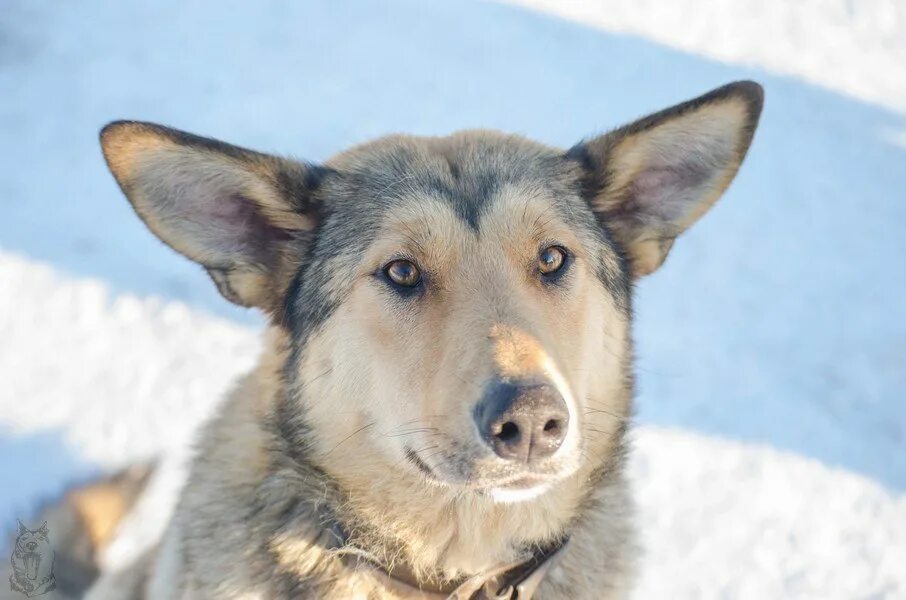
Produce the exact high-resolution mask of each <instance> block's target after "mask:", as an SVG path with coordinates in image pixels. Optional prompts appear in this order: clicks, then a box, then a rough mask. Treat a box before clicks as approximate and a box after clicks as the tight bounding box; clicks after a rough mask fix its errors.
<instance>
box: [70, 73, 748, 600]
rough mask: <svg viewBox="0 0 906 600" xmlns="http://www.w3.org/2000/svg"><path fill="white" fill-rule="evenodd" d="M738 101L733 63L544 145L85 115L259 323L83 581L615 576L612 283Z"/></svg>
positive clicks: (701, 189) (675, 226)
mask: <svg viewBox="0 0 906 600" xmlns="http://www.w3.org/2000/svg"><path fill="white" fill-rule="evenodd" d="M762 103H763V91H762V88H761V87H760V86H759V85H758V84H756V83H754V82H748V81H742V82H735V83H731V84H728V85H726V86H723V87H721V88H718V89H715V90H713V91H711V92H708V93H706V94H704V95H703V96H700V97H698V98H695V99H692V100H689V101H687V102H684V103H682V104H679V105H677V106H674V107H672V108H668V109H666V110H664V111H661V112H658V113H655V114H652V115H650V116H647V117H644V118H642V119H640V120H638V121H636V122H634V123H631V124H629V125H626V126H623V127H620V128H618V129H615V130H613V131H611V132H609V133H606V134H603V135H600V136H597V137H592V138H589V139H586V140H584V141H581V142H579V143H578V144H576V145H575V146H573V147H572V148H571V149H568V150H561V149H557V148H552V147H549V146H546V145H543V144H540V143H536V142H533V141H530V140H528V139H525V138H523V137H519V136H515V135H507V134H504V133H499V132H494V131H465V132H460V133H455V134H452V135H449V136H446V137H414V136H405V135H393V136H388V137H383V138H380V139H378V140H376V141H372V142H369V143H365V144H363V145H360V146H357V147H354V148H352V149H350V150H347V151H345V152H343V153H341V154H339V155H338V156H335V157H334V158H331V159H330V160H328V161H326V162H325V163H324V164H318V165H316V164H310V163H303V162H298V161H294V160H289V159H285V158H280V157H276V156H271V155H267V154H262V153H259V152H255V151H251V150H247V149H243V148H239V147H236V146H233V145H229V144H226V143H223V142H220V141H216V140H212V139H208V138H204V137H198V136H195V135H192V134H189V133H185V132H182V131H177V130H175V129H171V128H168V127H163V126H160V125H155V124H151V123H144V122H134V121H118V122H113V123H111V124H109V125H107V126H106V127H105V128H104V129H103V130H102V132H101V136H100V138H101V146H102V149H103V153H104V157H105V159H106V161H107V164H108V166H109V168H110V170H111V172H112V173H113V176H114V177H115V179H116V181H117V182H118V184H119V186H120V187H121V189H122V190H123V192H124V193H125V195H126V197H127V198H128V199H129V201H130V202H131V204H132V206H133V207H134V209H135V211H136V213H137V214H138V216H139V217H140V218H141V219H142V220H143V221H144V222H145V224H146V225H147V226H148V227H149V228H150V230H151V231H152V232H153V233H154V234H156V235H157V236H158V237H159V238H160V239H161V240H163V241H164V242H165V243H166V244H168V245H169V246H170V247H172V248H173V249H174V250H176V251H177V252H178V253H180V254H182V255H184V256H186V257H187V258H189V259H190V260H193V261H195V262H196V263H198V264H199V265H201V266H202V267H203V268H204V270H205V271H206V272H207V274H208V275H209V276H210V278H211V279H212V280H213V282H214V284H215V285H216V286H217V288H218V289H219V291H220V292H221V294H222V295H223V296H224V297H225V298H226V299H227V300H230V301H231V302H234V303H236V304H238V305H240V306H246V307H256V308H258V309H260V310H261V311H263V313H264V314H265V315H266V316H267V319H268V327H267V331H266V333H265V340H266V343H265V350H264V352H263V355H262V357H261V360H260V363H259V364H258V366H257V367H256V368H255V369H254V371H253V372H252V373H250V374H249V375H247V376H246V377H244V378H243V379H242V380H241V381H240V382H239V383H238V385H237V386H236V388H235V389H234V390H233V391H232V393H231V394H230V395H229V397H228V398H227V399H226V402H225V403H224V404H223V405H222V406H221V407H220V408H219V410H218V411H217V413H216V415H215V416H214V417H213V419H212V420H211V421H210V422H209V423H208V424H207V425H206V426H205V427H204V429H203V430H202V432H201V434H200V437H199V440H198V444H197V455H196V457H195V459H194V462H193V464H192V466H191V469H190V475H189V477H188V481H187V483H186V485H185V488H184V490H183V491H182V494H181V498H180V500H179V503H178V506H177V508H176V510H175V512H174V514H173V516H172V518H171V521H170V523H169V526H168V528H167V530H166V532H165V534H164V535H163V537H162V539H161V540H159V541H158V542H157V543H156V545H155V546H154V547H153V549H152V550H150V551H149V552H148V553H147V554H146V555H144V556H142V557H140V558H139V559H138V560H137V561H136V562H135V564H134V565H131V566H130V567H128V568H126V569H123V570H120V571H116V572H112V573H102V574H101V576H100V577H99V578H98V579H97V580H96V581H95V582H94V583H93V586H92V588H91V589H90V590H89V591H88V597H89V598H146V597H147V598H208V597H210V598H213V597H217V598H321V599H341V598H342V599H348V598H363V599H364V598H369V599H373V598H425V599H427V598H459V599H465V598H469V599H478V598H497V599H504V598H506V599H513V598H518V599H519V600H526V599H528V598H536V599H551V598H570V599H595V600H600V599H602V598H603V599H607V598H611V599H612V598H624V597H626V596H627V594H628V593H629V591H630V590H631V588H632V581H633V578H634V572H635V567H634V565H635V557H636V554H637V551H636V543H635V536H634V527H633V503H632V499H631V494H630V491H629V490H628V486H627V481H626V473H625V468H626V467H625V464H626V453H627V441H626V432H627V427H628V423H629V420H630V417H631V414H632V394H633V368H632V358H633V355H632V342H631V315H632V287H633V284H634V282H635V281H637V280H638V279H639V278H640V277H643V276H645V275H647V274H649V273H651V272H653V271H654V270H655V269H657V268H658V267H659V266H660V265H661V264H662V263H663V262H664V260H665V258H666V257H667V254H668V252H669V250H670V248H671V246H672V245H673V243H674V241H675V239H676V238H677V236H679V235H680V234H681V233H682V232H683V231H685V230H686V229H687V228H688V227H689V226H691V225H692V224H693V223H694V222H696V221H697V220H698V219H699V218H700V217H701V216H702V215H703V214H704V213H705V212H706V211H707V210H708V209H709V208H710V207H711V206H712V205H714V203H715V202H716V201H717V199H718V198H719V197H720V196H721V195H722V194H723V192H724V190H725V189H726V188H727V186H728V185H729V184H730V182H731V180H732V179H733V177H734V176H735V174H736V172H737V170H738V168H739V167H740V164H741V163H742V161H743V158H744V157H745V155H746V153H747V151H748V148H749V146H750V143H751V141H752V138H753V135H754V132H755V128H756V126H757V123H758V119H759V116H760V113H761V108H762ZM84 512H86V513H87V512H90V511H88V510H87V509H86V510H85V511H84ZM83 521H85V522H88V521H90V519H89V518H85V519H83ZM96 546H97V548H96V549H97V550H101V549H102V548H101V547H100V545H96Z"/></svg>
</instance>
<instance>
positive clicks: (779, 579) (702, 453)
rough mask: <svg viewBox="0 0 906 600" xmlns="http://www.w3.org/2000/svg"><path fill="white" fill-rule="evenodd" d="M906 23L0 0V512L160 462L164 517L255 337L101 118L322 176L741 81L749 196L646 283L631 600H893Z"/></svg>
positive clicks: (722, 13) (679, 9)
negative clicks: (175, 242)
mask: <svg viewBox="0 0 906 600" xmlns="http://www.w3.org/2000/svg"><path fill="white" fill-rule="evenodd" d="M522 1H523V2H524V3H525V4H527V5H532V6H533V7H535V8H542V9H545V10H553V9H551V6H552V4H553V3H551V2H547V1H546V0H522ZM903 11H904V8H903V5H902V4H901V3H897V2H894V1H892V0H891V1H884V0H867V1H866V2H860V3H844V2H842V0H839V1H830V0H812V1H810V2H806V3H786V2H782V1H781V0H770V1H764V2H755V1H754V0H750V1H745V2H734V3H733V4H732V5H731V4H730V3H729V2H724V1H718V0H711V1H709V2H704V3H701V2H693V1H692V0H677V1H675V2H672V3H655V2H651V1H640V2H633V3H629V2H627V3H611V2H602V3H595V4H591V3H589V4H584V5H580V4H578V3H574V2H560V3H558V4H557V8H556V12H557V14H559V15H560V16H566V17H569V18H570V19H573V20H579V21H581V22H580V23H576V22H572V21H569V20H561V19H560V18H558V17H555V16H551V15H549V14H546V13H544V12H535V11H532V10H526V9H525V8H520V7H515V6H508V5H499V4H493V3H481V2H471V1H468V2H457V3H436V2H418V1H416V0H392V1H390V2H387V3H372V2H367V1H366V0H344V1H342V2H336V1H334V2H330V1H326V0H324V1H319V2H309V3H292V4H290V3H282V2H278V1H276V0H273V1H262V2H258V3H254V4H252V3H242V2H221V3H218V4H217V8H216V11H214V9H212V5H211V4H210V3H202V2H192V1H189V2H186V1H183V2H173V1H169V2H160V1H151V0H143V1H137V2H131V3H106V2H101V1H100V0H92V1H86V2H83V3H79V4H78V6H76V4H74V3H63V4H61V3H52V2H49V1H47V0H31V1H26V0H7V1H6V2H4V6H3V10H2V11H0V90H2V93H0V165H2V166H0V207H2V209H3V213H2V214H3V218H0V339H2V340H3V343H2V345H0V349H2V351H0V377H2V385H0V476H2V477H3V479H2V481H3V483H4V485H3V491H2V492H0V523H2V525H3V526H4V527H6V528H9V527H11V526H12V525H13V524H14V523H15V521H14V519H15V518H16V517H21V518H23V519H27V518H28V516H29V515H30V507H31V506H33V505H34V503H35V502H36V501H37V500H39V499H41V498H46V497H48V496H50V495H52V494H54V493H57V492H58V491H59V490H60V489H62V487H63V486H64V485H65V484H66V483H67V482H69V481H72V480H77V479H82V478H85V477H89V476H91V475H92V474H93V473H95V472H97V471H98V470H101V469H109V468H113V467H116V466H118V465H122V464H125V463H128V462H131V461H133V460H139V459H142V458H145V457H148V456H151V455H154V454H157V453H159V452H164V453H165V454H166V456H168V457H173V458H172V460H168V461H167V462H166V463H165V465H166V468H165V471H166V472H171V473H173V476H172V477H170V478H169V479H167V478H166V477H165V478H164V479H163V480H162V481H161V482H160V483H156V484H155V485H158V486H159V494H158V500H157V502H158V503H159V504H161V505H166V504H167V503H168V502H171V501H172V497H173V495H174V493H175V484H174V481H177V482H178V475H179V472H180V469H179V465H180V464H181V460H182V457H183V456H184V453H185V452H184V451H185V448H186V445H187V443H188V440H189V439H190V438H191V435H192V432H193V431H194V429H195V427H196V426H197V424H198V423H199V422H200V421H201V420H202V419H203V418H204V417H205V415H207V414H209V412H210V410H211V408H212V407H213V406H214V404H215V403H216V402H217V400H218V398H219V397H220V395H221V394H222V393H223V391H224V390H225V389H226V388H227V387H228V386H229V385H230V384H231V383H232V380H233V378H234V377H235V376H236V375H237V374H238V373H241V372H242V371H243V370H245V369H247V368H249V367H250V366H251V365H252V364H253V362H254V360H255V356H256V354H257V351H258V349H259V347H260V345H259V342H258V337H257V330H258V329H259V328H260V324H261V320H260V318H258V317H256V316H254V315H252V314H251V313H248V312H244V311H241V310H239V309H236V308H232V307H230V306H228V305H227V304H226V302H225V301H222V300H221V299H219V296H218V295H217V293H216V291H214V289H213V286H212V285H210V283H209V282H208V280H207V279H206V277H205V276H204V274H203V273H202V272H200V270H199V269H197V268H196V267H194V266H192V265H190V264H189V263H188V262H186V261H184V260H182V259H180V258H179V257H177V256H175V255H174V254H173V253H172V252H170V251H168V250H167V249H166V248H164V247H163V246H161V245H160V244H159V243H158V242H157V241H156V240H154V238H153V237H152V236H151V235H150V234H149V233H147V232H146V231H145V230H144V228H143V226H142V225H141V224H140V222H139V221H138V219H137V218H135V217H134V215H133V214H132V212H131V209H130V208H129V207H128V204H127V203H126V202H125V200H124V199H122V197H121V196H120V193H119V191H118V190H117V189H116V187H115V185H114V183H113V181H112V178H111V177H110V176H109V174H107V172H106V170H105V168H104V166H103V163H102V160H101V158H100V154H99V152H98V149H97V142H96V131H97V129H98V128H99V127H100V126H101V125H102V124H103V123H104V122H105V121H107V120H111V119H114V118H123V117H127V118H141V119H147V120H155V121H160V122H164V123H168V124H171V125H174V126H178V127H182V128H185V129H190V130H192V131H196V132H198V133H202V134H207V135H213V136H217V137H221V138H225V139H228V140H230V141H233V142H236V143H240V144H244V145H248V146H252V147H256V148H261V149H265V150H272V151H278V152H283V153H292V154H295V155H298V156H303V157H306V158H309V159H314V160H317V159H321V158H324V157H326V156H328V155H329V154H331V153H332V152H334V151H337V150H339V149H341V148H343V147H345V146H348V145H349V144H351V143H355V142H359V141H364V140H366V139H368V138H371V137H374V136H375V135H379V134H382V133H386V132H390V131H410V132H415V133H443V132H447V131H452V130H454V129H459V128H464V127H475V126H482V127H496V128H500V129H506V130H511V131H517V132H521V133H525V134H528V135H531V136H533V137H536V138H538V139H541V140H544V141H547V142H550V143H553V144H560V145H564V146H565V145H569V144H571V143H572V142H574V141H576V140H578V139H579V138H581V137H582V136H585V135H588V134H591V133H594V132H595V131H598V130H602V129H605V128H607V127H611V126H614V125H617V124H619V123H621V122H624V121H626V120H629V119H632V118H634V117H636V116H639V115H641V114H644V113H645V112H647V111H651V110H655V109H658V108H661V107H664V106H667V105H669V104H670V103H673V102H677V101H680V100H683V99H685V98H687V97H691V96H693V95H696V94H698V93H700V92H703V91H705V90H707V89H709V88H711V87H714V86H716V85H719V84H721V83H724V82H726V81H729V80H732V79H738V78H754V79H757V80H759V81H761V82H762V83H764V85H765V88H766V94H767V104H766V108H765V113H764V117H763V121H762V126H761V129H760V130H759V133H758V135H757V136H756V141H755V144H754V146H753V148H752V151H751V153H750V156H749V158H748V160H747V162H746V164H745V166H744V168H743V169H742V171H741V173H740V176H739V178H738V179H737V181H736V183H735V184H734V185H733V186H732V187H731V189H730V191H729V192H728V194H727V196H726V198H725V199H724V200H723V201H722V202H721V203H720V204H719V205H718V206H717V207H716V208H715V209H714V211H712V213H711V214H709V215H708V216H707V217H706V218H705V219H703V221H702V222H701V223H700V224H699V225H698V226H697V227H696V228H695V229H694V230H693V231H692V232H690V233H689V234H688V235H687V236H685V237H684V238H682V239H681V240H680V241H679V242H677V244H676V246H675V248H674V250H673V253H672V254H671V257H670V259H669V260H668V262H667V264H666V265H665V267H664V268H663V269H662V271H660V272H659V273H657V274H655V275H654V276H652V277H651V278H649V279H648V280H646V281H644V282H642V283H641V284H640V286H639V289H638V303H637V307H636V308H637V327H636V337H637V340H638V354H639V384H640V395H639V399H638V418H637V422H638V425H637V427H636V430H635V433H634V438H635V439H636V447H635V453H634V456H633V465H632V475H633V480H634V484H635V487H636V495H637V498H638V502H639V506H640V518H639V523H640V525H641V529H642V536H643V542H644V545H645V549H646V552H645V555H644V560H643V563H642V565H641V580H640V584H639V590H638V593H637V597H639V598H663V597H670V598H724V597H726V598H779V597H788V598H855V597H858V598H902V597H904V595H906V569H904V568H903V567H902V565H904V564H906V371H904V368H903V365H904V363H906V302H904V301H903V300H902V298H903V296H904V293H906V277H904V274H906V273H904V268H903V266H902V264H901V263H902V261H903V259H904V258H906V236H904V235H903V234H904V225H903V224H904V223H906V202H904V199H906V198H904V191H903V190H906V122H904V112H906V70H904V69H903V67H902V65H903V64H906V52H904V48H906V18H904V16H903V15H904V12H903ZM629 34H632V35H629ZM662 44H666V45H662ZM676 48H679V49H682V50H683V51H685V52H686V53H684V52H681V51H680V50H677V49H676ZM715 59H720V60H724V61H729V62H716V60H715ZM171 465H172V471H171ZM152 504H153V502H152ZM152 512H153V511H152ZM144 526H145V527H146V528H147V530H151V531H153V530H154V527H155V524H154V523H152V522H150V520H148V522H146V523H144ZM133 543H135V542H134V541H133ZM124 544H125V545H126V546H128V544H129V542H128V541H126V542H124ZM111 560H114V561H115V560H116V558H115V557H114V558H112V559H111Z"/></svg>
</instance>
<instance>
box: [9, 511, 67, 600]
mask: <svg viewBox="0 0 906 600" xmlns="http://www.w3.org/2000/svg"><path fill="white" fill-rule="evenodd" d="M17 524H18V526H19V530H18V533H17V534H16V541H15V543H14V545H13V553H12V556H10V563H11V564H12V573H11V574H10V576H9V587H10V590H11V591H14V592H21V593H23V594H25V596H26V597H28V598H32V597H34V596H40V595H42V594H46V593H47V592H50V591H52V590H54V589H56V580H55V579H54V574H53V563H54V550H53V548H52V547H51V546H50V539H49V537H48V530H47V523H46V522H45V523H43V524H42V525H41V526H40V527H39V528H37V529H35V530H31V529H29V528H27V527H26V526H25V525H23V524H22V522H21V521H18V522H17Z"/></svg>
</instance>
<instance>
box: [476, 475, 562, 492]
mask: <svg viewBox="0 0 906 600" xmlns="http://www.w3.org/2000/svg"><path fill="white" fill-rule="evenodd" d="M550 480H551V477H550V476H549V475H542V474H540V473H520V474H518V475H514V476H513V477H507V478H505V479H501V480H499V481H495V482H493V483H491V484H490V485H487V486H485V487H488V488H494V489H499V490H522V489H529V488H533V487H535V486H537V485H540V484H542V483H547V482H549V481H550Z"/></svg>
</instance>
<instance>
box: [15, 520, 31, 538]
mask: <svg viewBox="0 0 906 600" xmlns="http://www.w3.org/2000/svg"><path fill="white" fill-rule="evenodd" d="M16 525H18V526H19V533H18V535H23V534H25V533H28V527H26V526H25V525H23V524H22V521H20V520H19V519H16Z"/></svg>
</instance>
